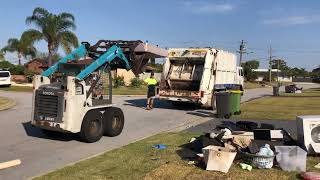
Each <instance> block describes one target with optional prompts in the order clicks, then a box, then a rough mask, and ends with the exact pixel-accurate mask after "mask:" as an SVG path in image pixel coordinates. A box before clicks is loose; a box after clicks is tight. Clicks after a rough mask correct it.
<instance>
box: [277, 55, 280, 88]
mask: <svg viewBox="0 0 320 180" xmlns="http://www.w3.org/2000/svg"><path fill="white" fill-rule="evenodd" d="M279 68H280V59H278V60H277V82H278V84H279Z"/></svg>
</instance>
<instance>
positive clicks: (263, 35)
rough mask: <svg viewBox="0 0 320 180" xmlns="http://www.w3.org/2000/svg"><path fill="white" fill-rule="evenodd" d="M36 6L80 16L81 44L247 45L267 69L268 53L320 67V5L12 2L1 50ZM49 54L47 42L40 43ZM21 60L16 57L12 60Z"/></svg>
mask: <svg viewBox="0 0 320 180" xmlns="http://www.w3.org/2000/svg"><path fill="white" fill-rule="evenodd" d="M35 7H43V8H46V9H47V10H49V11H50V12H53V13H60V12H70V13H73V14H74V15H75V18H76V24H77V29H76V33H77V35H78V37H79V39H80V41H89V42H91V43H94V42H96V41H97V40H99V39H130V40H134V39H141V40H148V41H149V42H152V43H154V44H159V45H160V46H162V47H191V46H192V47H197V46H198V47H201V46H211V47H215V48H219V49H225V50H228V51H232V52H236V50H238V48H239V43H240V41H241V40H242V39H243V40H245V41H247V42H248V43H247V46H248V49H247V51H248V52H253V53H251V54H249V55H246V56H244V59H245V60H250V59H259V60H260V64H261V67H266V66H267V57H268V53H267V49H268V47H269V46H270V45H272V48H273V50H274V52H273V55H274V56H276V57H278V58H284V59H285V60H286V61H287V62H288V64H289V65H290V66H297V67H303V68H307V69H309V70H310V69H312V68H314V67H316V66H318V65H320V48H319V46H320V44H319V42H320V36H319V32H320V12H319V8H320V1H317V0H309V1H294V0H282V1H277V0H273V1H271V0H268V1H267V0H265V1H261V0H255V1H254V0H234V1H225V0H224V1H222V0H194V1H192V0H175V1H172V0H171V1H170V0H162V1H152V0H135V1H132V0H117V1H108V0H104V1H103V0H101V1H100V0H51V1H50V0H41V1H40V0H37V1H31V0H28V1H25V0H10V1H3V2H1V6H0V17H1V28H0V47H3V46H4V45H5V43H6V41H7V39H8V38H10V37H20V35H21V33H22V32H23V31H24V30H26V29H28V28H32V26H27V25H26V24H25V18H26V16H29V15H31V14H32V10H33V9H34V8H35ZM37 47H38V48H39V49H40V50H41V51H46V49H45V48H46V46H45V44H44V42H40V43H38V44H37ZM7 58H8V59H9V60H10V61H12V62H16V61H17V59H16V58H15V57H14V56H13V55H9V56H8V57H7Z"/></svg>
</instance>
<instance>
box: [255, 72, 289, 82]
mask: <svg viewBox="0 0 320 180" xmlns="http://www.w3.org/2000/svg"><path fill="white" fill-rule="evenodd" d="M252 71H253V72H255V73H256V74H257V79H256V80H255V81H258V82H261V81H264V80H265V79H266V77H268V76H269V69H252ZM271 73H272V77H274V79H275V80H276V81H277V80H279V81H280V82H292V76H290V75H288V74H286V73H283V72H281V70H278V69H271ZM278 74H279V77H278V78H279V79H277V75H278Z"/></svg>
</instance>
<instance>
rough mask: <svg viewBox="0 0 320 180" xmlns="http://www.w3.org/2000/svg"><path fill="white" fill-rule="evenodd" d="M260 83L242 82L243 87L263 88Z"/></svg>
mask: <svg viewBox="0 0 320 180" xmlns="http://www.w3.org/2000/svg"><path fill="white" fill-rule="evenodd" d="M264 87H265V86H262V84H258V83H256V82H244V89H256V88H264Z"/></svg>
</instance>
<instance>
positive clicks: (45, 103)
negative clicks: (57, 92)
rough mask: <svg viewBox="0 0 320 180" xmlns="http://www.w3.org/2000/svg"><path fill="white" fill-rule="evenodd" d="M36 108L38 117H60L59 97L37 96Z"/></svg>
mask: <svg viewBox="0 0 320 180" xmlns="http://www.w3.org/2000/svg"><path fill="white" fill-rule="evenodd" d="M35 106H36V109H37V113H38V116H49V117H57V116H58V96H51V95H43V94H37V96H36V104H35Z"/></svg>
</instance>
